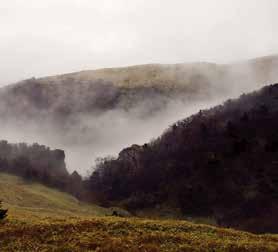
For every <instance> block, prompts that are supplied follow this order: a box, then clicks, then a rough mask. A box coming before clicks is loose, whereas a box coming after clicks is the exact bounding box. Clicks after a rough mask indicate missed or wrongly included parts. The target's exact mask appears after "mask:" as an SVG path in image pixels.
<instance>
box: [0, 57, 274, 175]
mask: <svg viewBox="0 0 278 252" xmlns="http://www.w3.org/2000/svg"><path fill="white" fill-rule="evenodd" d="M277 66H278V57H276V56H273V57H265V58H260V59H255V60H251V61H248V62H241V63H237V64H232V65H216V64H209V63H195V64H178V65H144V66H135V67H129V68H118V69H104V70H97V71H84V72H79V73H73V74H68V75H61V76H54V77H49V78H43V79H30V80H26V81H23V82H20V83H17V84H15V85H12V86H8V87H6V88H3V89H2V90H1V92H0V96H1V102H0V108H1V110H0V115H1V116H0V121H1V127H2V129H1V138H2V139H7V140H9V141H11V142H22V141H23V142H28V143H32V142H38V143H40V144H45V145H47V146H50V147H52V148H60V149H63V150H65V152H66V161H67V167H68V168H69V170H70V171H73V170H78V171H79V172H81V173H82V174H83V175H84V174H86V171H87V170H88V169H90V167H91V166H92V165H93V164H94V160H95V159H96V158H97V157H103V156H106V155H117V153H119V151H121V150H122V149H123V148H125V147H127V146H130V145H132V144H144V143H145V142H148V141H149V140H150V139H152V138H154V137H157V136H159V135H160V134H161V133H162V132H163V131H164V130H165V129H166V128H167V127H168V126H169V125H171V124H172V123H173V122H175V121H177V120H180V119H181V118H185V117H187V116H189V115H191V114H193V113H196V112H198V111H199V110H200V109H206V108H208V107H211V106H213V105H217V104H219V103H221V102H222V101H224V100H225V99H227V98H231V97H235V96H238V95H240V94H242V93H243V92H248V91H252V90H254V89H256V88H259V87H262V86H263V85H265V84H268V83H269V84H270V83H275V82H277V81H278V73H277V72H276V71H275V70H276V68H277Z"/></svg>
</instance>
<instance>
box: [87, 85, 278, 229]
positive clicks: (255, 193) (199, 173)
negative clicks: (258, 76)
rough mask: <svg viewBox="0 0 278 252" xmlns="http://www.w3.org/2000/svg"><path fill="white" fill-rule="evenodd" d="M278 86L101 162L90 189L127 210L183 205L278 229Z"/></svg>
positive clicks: (239, 224)
mask: <svg viewBox="0 0 278 252" xmlns="http://www.w3.org/2000/svg"><path fill="white" fill-rule="evenodd" d="M277 128H278V84H276V85H271V86H267V87H265V88H263V89H261V90H259V91H256V92H253V93H250V94H243V95H241V97H240V98H239V99H235V100H227V101H226V102H225V103H224V104H223V105H219V106H216V107H214V108H212V109H209V110H204V111H200V112H199V113H197V114H195V115H193V116H191V117H188V118H186V119H184V120H181V121H178V122H177V123H175V124H174V125H172V126H171V127H170V128H169V129H168V130H166V131H165V132H164V134H163V135H162V136H161V137H159V138H157V139H156V140H154V141H152V142H150V143H146V144H144V145H143V146H139V145H133V146H131V147H129V148H126V149H124V150H123V151H121V152H120V154H119V156H118V157H117V158H106V159H105V158H104V159H103V160H101V161H99V163H98V167H97V170H96V171H95V172H94V173H93V174H92V176H91V178H90V183H91V189H92V190H93V191H94V192H98V195H99V200H100V201H102V202H103V204H109V202H117V203H118V204H120V205H123V206H126V207H127V208H128V209H130V210H131V211H132V210H133V211H135V212H136V210H139V209H143V208H156V209H159V208H160V207H161V206H162V205H165V204H166V205H167V206H170V207H172V208H180V209H181V210H182V212H183V214H184V215H185V216H202V217H212V218H215V219H216V221H217V222H218V224H220V225H224V226H233V227H236V228H240V229H246V230H251V231H255V232H277V231H278V226H277V222H278V219H277V214H276V213H277V210H278V180H277V177H278V156H277V153H278V134H277Z"/></svg>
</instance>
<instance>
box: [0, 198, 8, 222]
mask: <svg viewBox="0 0 278 252" xmlns="http://www.w3.org/2000/svg"><path fill="white" fill-rule="evenodd" d="M7 212H8V210H7V209H2V201H1V200H0V220H3V219H5V218H6V217H7Z"/></svg>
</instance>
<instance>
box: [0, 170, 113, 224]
mask: <svg viewBox="0 0 278 252" xmlns="http://www.w3.org/2000/svg"><path fill="white" fill-rule="evenodd" d="M0 197H1V200H3V203H4V205H3V206H4V207H5V208H8V209H9V219H12V220H13V219H15V220H19V221H27V222H33V221H34V222H37V221H42V222H43V221H47V220H48V219H50V220H56V219H57V220H59V219H64V218H73V217H90V216H91V217H92V216H105V215H111V214H112V212H111V210H109V209H105V208H101V207H98V206H96V205H92V204H85V203H82V202H80V201H78V200H77V199H76V198H74V197H73V196H71V195H69V194H67V193H63V192H60V191H58V190H55V189H52V188H50V187H46V186H44V185H41V184H38V183H32V182H27V181H25V180H23V179H22V178H20V177H17V176H13V175H9V174H6V173H0Z"/></svg>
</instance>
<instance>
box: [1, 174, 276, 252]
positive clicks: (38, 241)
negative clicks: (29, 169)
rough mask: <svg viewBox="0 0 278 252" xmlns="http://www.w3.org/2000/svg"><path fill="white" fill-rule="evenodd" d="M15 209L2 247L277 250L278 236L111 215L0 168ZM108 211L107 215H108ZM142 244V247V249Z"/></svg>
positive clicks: (5, 226) (7, 200) (4, 231)
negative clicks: (28, 181) (4, 171)
mask: <svg viewBox="0 0 278 252" xmlns="http://www.w3.org/2000/svg"><path fill="white" fill-rule="evenodd" d="M0 197H1V199H3V200H4V207H7V208H8V209H9V211H8V213H9V214H8V218H7V219H6V220H5V221H4V222H0V225H1V229H0V247H1V251H9V252H10V251H95V250H99V251H139V250H141V251H142V250H143V251H181V250H184V251H200V250H201V251H209V250H212V249H213V250H219V251H277V248H278V237H277V236H275V235H260V236H259V235H253V234H249V233H245V232H240V231H236V230H231V229H222V228H216V227H212V226H207V225H196V224H193V223H190V222H187V221H169V220H168V221H159V220H156V221H154V220H147V219H139V218H118V217H108V216H106V215H111V213H112V211H111V210H110V209H105V208H101V207H98V206H96V205H89V204H84V203H82V202H79V201H78V200H77V199H75V198H74V197H72V196H70V195H68V194H66V193H61V192H59V191H56V190H53V189H50V188H48V187H45V186H42V185H41V184H37V183H27V182H26V181H24V180H22V179H21V178H18V177H16V176H11V175H7V174H4V173H0ZM104 216H106V217H104ZM138 249H139V250H138Z"/></svg>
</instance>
